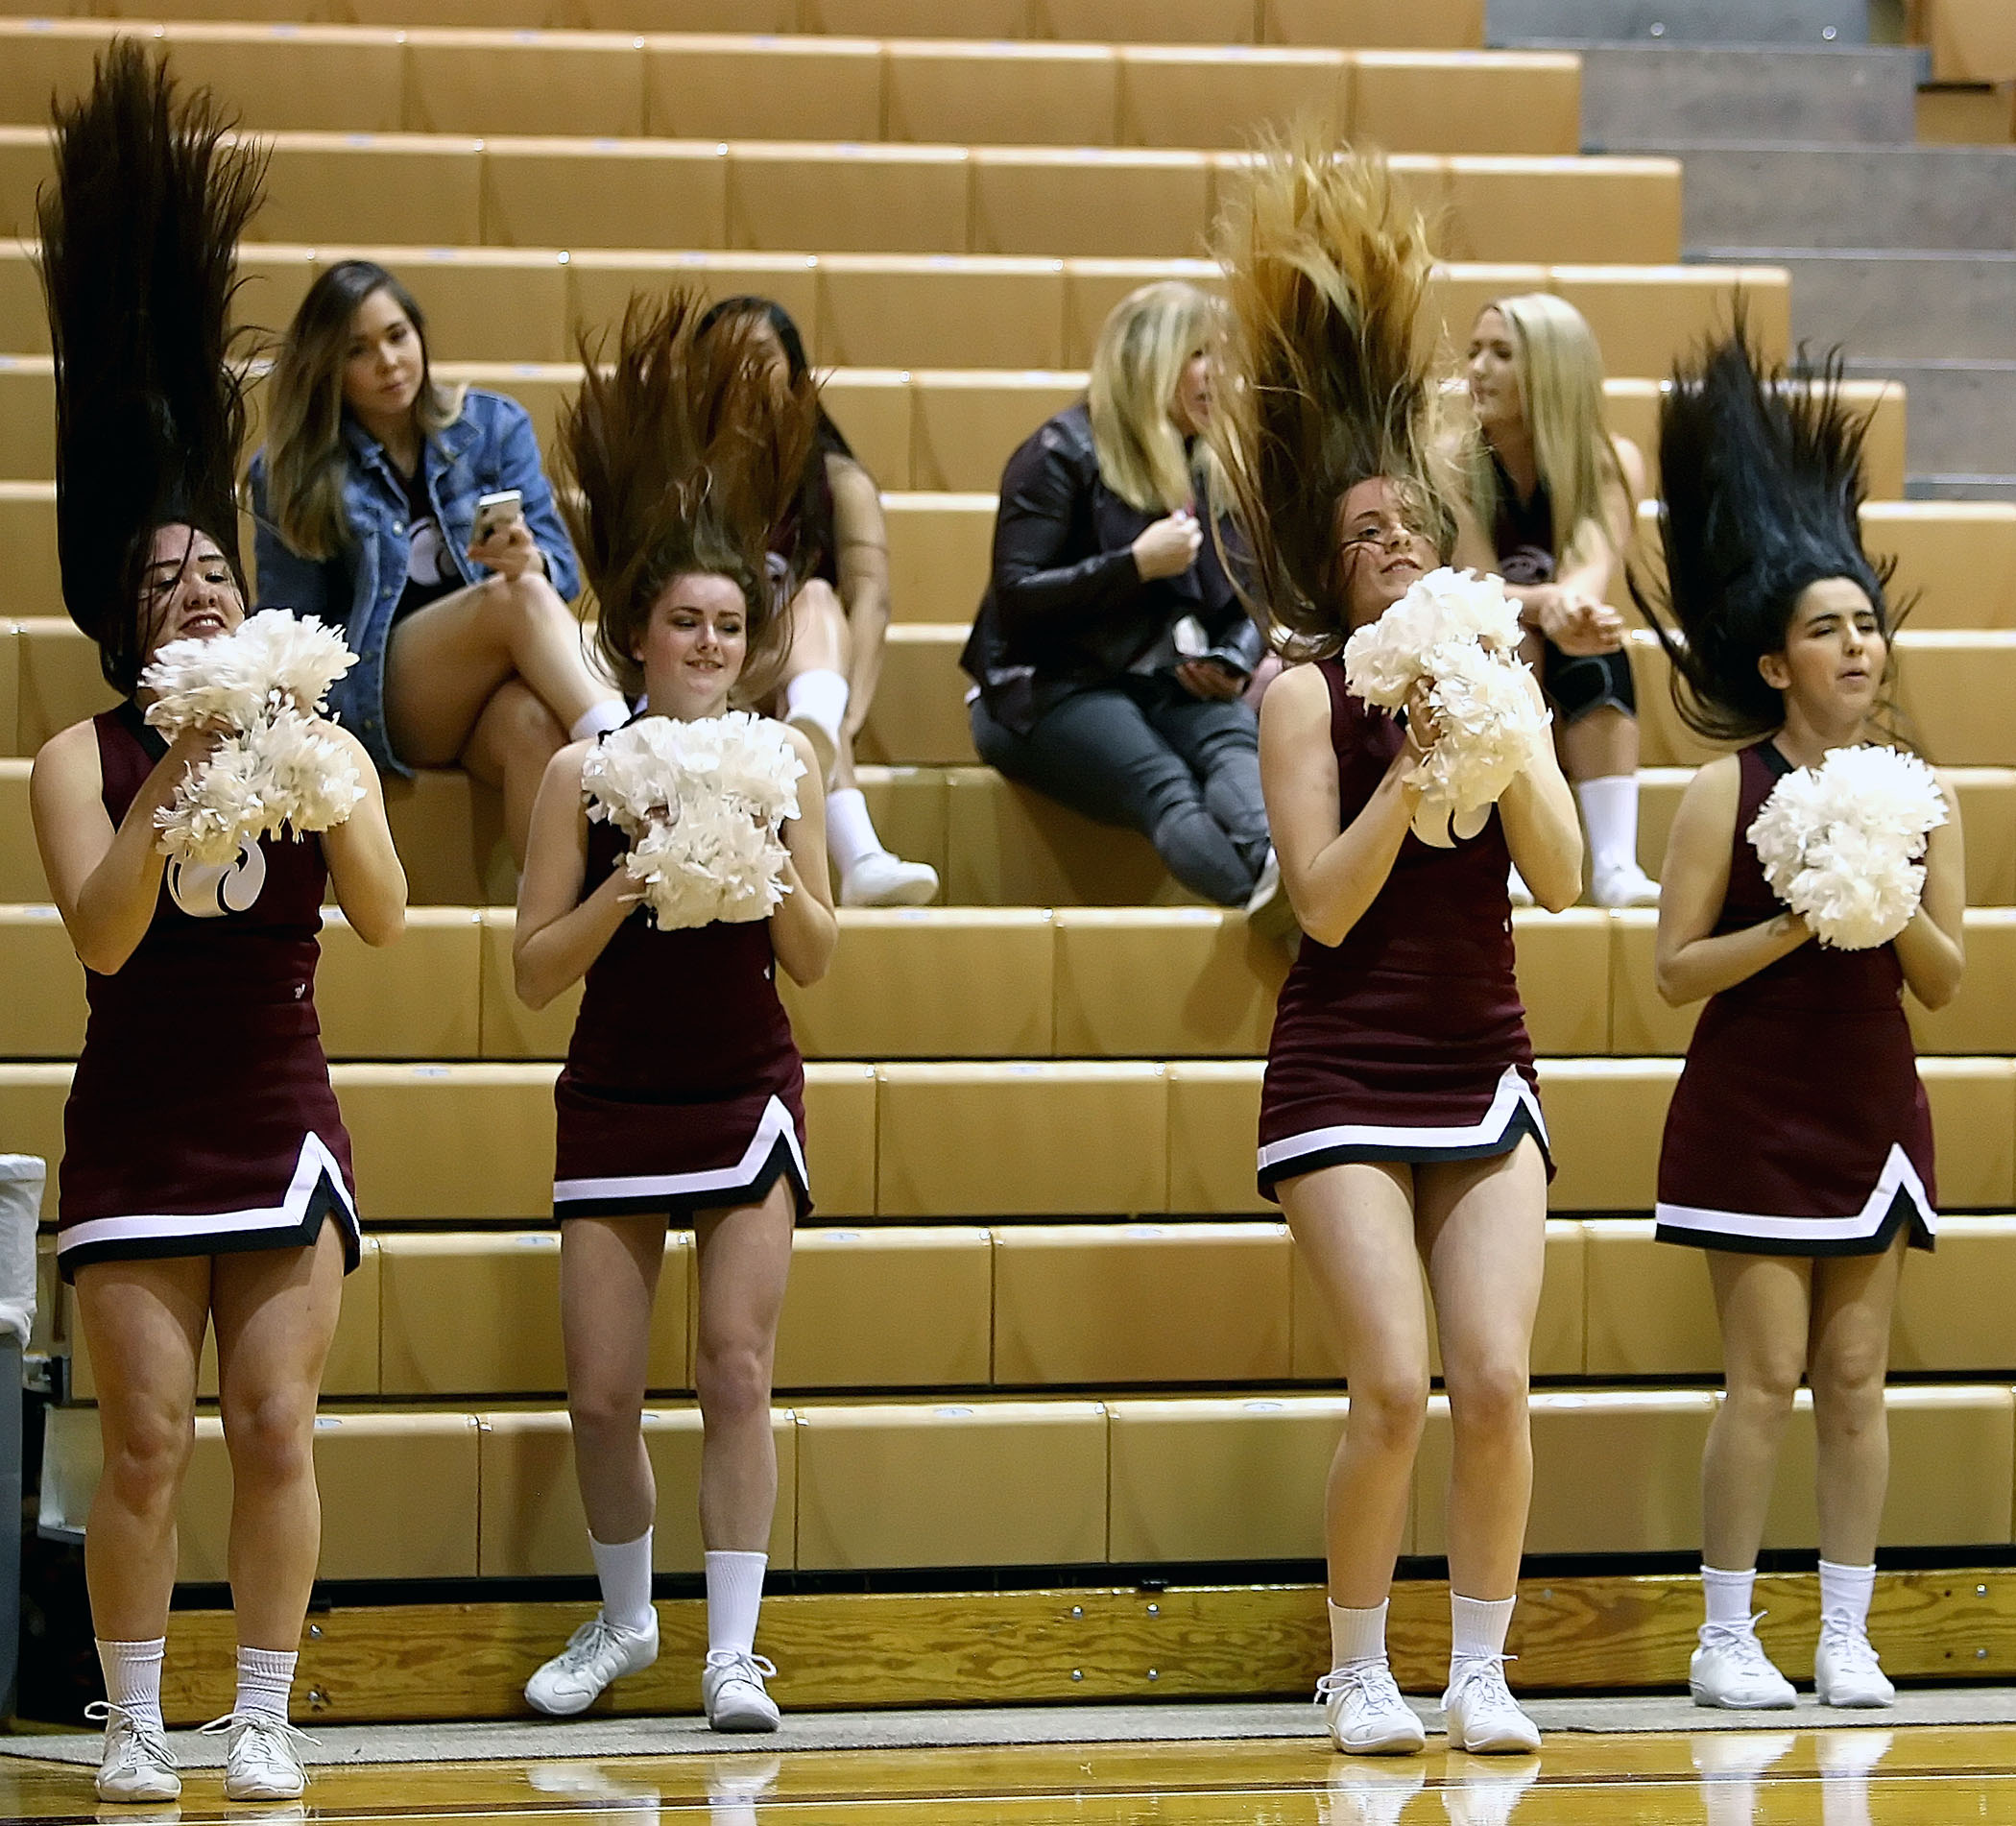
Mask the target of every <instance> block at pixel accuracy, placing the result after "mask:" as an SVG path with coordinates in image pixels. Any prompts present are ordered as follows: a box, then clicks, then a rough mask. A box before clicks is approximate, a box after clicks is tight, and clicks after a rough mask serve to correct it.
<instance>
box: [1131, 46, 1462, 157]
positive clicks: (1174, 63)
mask: <svg viewBox="0 0 2016 1826" xmlns="http://www.w3.org/2000/svg"><path fill="white" fill-rule="evenodd" d="M1117 64H1118V76H1119V82H1118V96H1119V109H1118V133H1117V142H1118V143H1119V144H1120V145H1123V146H1166V147H1195V146H1227V147H1230V146H1243V145H1246V144H1249V143H1250V142H1251V141H1252V139H1253V137H1254V134H1255V132H1257V131H1258V130H1259V128H1260V126H1261V125H1262V123H1273V124H1274V125H1275V126H1276V127H1283V126H1285V125H1286V124H1287V123H1288V122H1290V121H1292V120H1294V119H1296V118H1297V117H1298V116H1299V115H1302V114H1304V113H1308V114H1309V115H1312V116H1314V117H1316V118H1318V119H1323V120H1329V121H1334V122H1335V123H1337V126H1338V129H1339V132H1341V133H1343V134H1345V135H1349V134H1350V133H1351V100H1352V97H1351V76H1352V60H1351V59H1350V58H1348V57H1347V56H1346V55H1345V54H1344V53H1343V52H1341V51H1332V50H1294V49H1286V48H1267V49H1260V48H1258V47H1248V46H1245V45H1210V46H1206V45H1175V44H1161V45H1127V46H1123V47H1121V49H1120V50H1119V52H1118V54H1117ZM1396 143H1398V144H1404V145H1406V146H1407V147H1408V148H1409V150H1416V149H1422V150H1433V149H1432V148H1419V147H1418V145H1417V141H1416V140H1415V139H1412V138H1409V139H1405V140H1404V141H1400V142H1396Z"/></svg>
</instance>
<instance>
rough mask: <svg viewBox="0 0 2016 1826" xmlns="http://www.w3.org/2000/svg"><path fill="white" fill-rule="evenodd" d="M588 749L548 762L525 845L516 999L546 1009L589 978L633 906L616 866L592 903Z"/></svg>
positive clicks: (573, 747) (573, 746)
mask: <svg viewBox="0 0 2016 1826" xmlns="http://www.w3.org/2000/svg"><path fill="white" fill-rule="evenodd" d="M588 748H589V744H588V743H587V742H573V743H570V744H569V745H568V746H567V747H565V748H564V749H562V750H561V751H560V753H559V754H557V755H555V756H554V757H553V758H552V759H551V760H550V761H548V762H547V763H546V777H545V778H544V779H543V780H542V781H540V787H539V799H538V801H537V802H536V803H535V804H534V805H533V807H532V833H531V836H530V838H529V839H528V841H527V843H526V847H525V877H524V879H523V880H522V881H521V882H520V883H519V884H518V924H517V931H516V934H515V936H514V937H513V939H512V942H511V962H512V972H513V974H514V976H515V977H516V982H517V991H518V999H519V1000H520V1001H522V1002H523V1003H524V1004H525V1005H526V1007H528V1008H543V1007H545V1005H546V1004H547V1003H548V1002H550V1001H551V1000H552V999H553V998H554V997H556V996H558V995H559V994H560V993H561V992H562V991H563V990H564V989H566V988H568V987H569V986H571V985H572V984H574V983H578V982H579V981H580V980H581V979H582V977H584V976H586V975H587V974H588V966H589V965H590V964H592V963H593V962H594V961H595V959H596V958H598V957H600V956H601V955H602V950H603V948H604V947H605V946H606V945H608V943H609V941H610V940H611V939H612V938H613V937H615V935H616V930H617V928H618V927H619V926H620V925H622V924H623V922H624V921H625V920H626V919H628V918H629V917H630V915H631V913H632V911H633V910H634V908H635V906H636V901H634V900H631V899H628V898H626V896H628V895H629V893H630V879H629V877H628V876H627V875H626V874H625V872H624V871H623V870H621V869H612V870H611V871H610V873H609V878H608V879H607V880H605V881H603V882H600V883H599V884H598V885H597V886H596V888H595V891H594V893H592V894H590V895H589V896H588V899H587V900H585V901H584V900H582V899H581V884H582V881H583V879H584V877H586V876H587V873H588V807H587V805H586V804H585V803H584V802H583V800H582V796H581V764H582V762H583V761H585V760H586V759H587V758H588Z"/></svg>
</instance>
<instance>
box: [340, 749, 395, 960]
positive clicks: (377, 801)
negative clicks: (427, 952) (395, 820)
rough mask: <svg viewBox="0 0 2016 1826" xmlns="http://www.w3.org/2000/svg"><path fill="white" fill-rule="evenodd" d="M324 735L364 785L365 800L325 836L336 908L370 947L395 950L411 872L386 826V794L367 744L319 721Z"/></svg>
mask: <svg viewBox="0 0 2016 1826" xmlns="http://www.w3.org/2000/svg"><path fill="white" fill-rule="evenodd" d="M318 728H319V730H320V733H323V734H324V735H326V736H328V737H329V738H330V739H331V740H332V741H335V742H339V743H341V744H342V745H343V746H344V747H345V748H347V749H348V751H349V754H350V758H351V759H352V760H353V761H355V762H356V764H357V772H358V774H359V775H360V776H361V777H362V779H363V781H364V797H363V798H362V799H360V800H358V802H357V805H356V809H355V810H353V811H352V812H351V813H350V815H349V816H348V818H347V819H346V820H345V821H344V822H343V823H342V824H340V825H337V826H336V827H335V828H334V829H330V830H324V832H323V833H322V853H323V856H324V860H325V861H326V862H327V863H328V865H329V880H330V883H331V885H332V886H334V888H335V890H336V904H337V905H338V906H340V907H342V908H343V917H344V918H345V919H346V920H348V922H349V925H350V930H351V931H353V932H355V933H356V934H357V936H358V937H359V938H361V939H362V940H363V941H364V942H365V943H366V944H367V945H390V944H392V943H393V942H394V941H395V940H396V939H397V938H398V937H399V936H400V935H401V934H402V933H403V932H404V931H405V930H406V871H405V870H404V869H403V868H402V867H400V865H399V853H398V851H397V850H396V849H395V848H394V847H393V841H392V829H391V827H390V826H388V825H387V824H386V822H385V793H384V789H383V788H382V787H381V786H380V785H379V784H378V770H377V767H376V766H375V765H374V764H373V763H372V757H370V756H369V755H367V754H366V753H365V752H364V744H363V743H362V742H360V741H358V739H357V738H356V737H355V736H354V735H352V734H351V733H349V731H348V730H347V729H344V728H342V727H340V726H339V725H337V724H334V723H328V722H321V721H319V720H318Z"/></svg>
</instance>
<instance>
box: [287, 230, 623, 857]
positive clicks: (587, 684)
mask: <svg viewBox="0 0 2016 1826" xmlns="http://www.w3.org/2000/svg"><path fill="white" fill-rule="evenodd" d="M271 422H272V428H273V436H272V440H271V442H270V443H269V444H268V445H267V446H266V448H264V449H262V450H261V451H260V452H259V454H258V455H257V456H256V457H254V458H253V459H252V507H253V512H254V513H255V514H256V515H257V517H258V533H257V541H256V544H255V546H254V552H255V556H256V562H257V566H258V597H259V604H260V606H261V607H262V608H277V609H291V610H293V611H294V612H295V613H297V614H302V615H315V616H317V617H319V618H320V619H322V620H324V621H326V622H329V623H331V624H333V625H338V626H341V627H343V628H344V629H345V630H346V635H345V637H346V638H347V639H348V642H349V645H350V649H351V651H353V652H355V653H357V654H359V655H361V656H362V662H361V663H360V664H359V665H358V666H357V667H356V668H355V669H354V670H353V671H351V672H350V674H349V675H348V677H347V678H345V679H344V680H342V681H341V682H340V683H339V684H338V685H337V687H336V689H335V690H334V691H333V692H332V693H331V694H330V697H331V708H332V709H334V710H335V711H336V712H337V713H338V715H339V716H340V717H341V720H342V722H343V724H344V726H345V727H346V728H348V730H349V731H350V732H351V733H353V734H355V735H356V736H357V737H358V739H359V740H360V741H362V742H363V744H364V746H365V747H366V748H367V749H369V750H370V751H371V756H372V759H373V760H374V761H375V762H376V763H377V764H378V768H379V771H380V772H383V773H390V774H401V775H404V774H411V773H412V772H413V770H414V769H415V768H417V767H452V766H455V765H458V764H459V765H461V766H464V767H466V768H468V771H469V772H470V773H471V774H473V775H474V776H475V777H476V778H477V779H478V780H480V781H483V782H484V783H485V784H486V785H491V786H497V787H501V788H502V790H503V794H504V834H505V837H506V839H507V840H508V841H509V843H510V845H511V853H512V855H513V857H514V858H515V859H516V861H517V862H518V864H519V865H520V866H522V865H523V863H524V860H525V839H526V833H527V832H528V831H529V830H530V829H531V825H532V804H533V800H534V799H535V798H536V797H537V796H538V793H539V783H540V778H541V776H542V775H543V774H544V773H545V770H546V762H547V761H548V760H550V759H551V758H552V757H553V756H554V755H555V754H556V753H557V752H558V751H559V749H560V748H561V747H562V746H563V744H564V743H565V742H566V741H568V740H569V739H570V738H571V739H573V740H575V741H580V740H583V739H585V738H587V737H588V736H592V735H596V734H599V733H602V732H603V731H605V730H611V729H615V728H617V727H619V726H620V725H621V724H622V722H623V721H624V719H625V718H626V717H627V716H628V715H629V711H628V710H627V709H625V708H624V705H623V702H622V700H621V699H620V698H619V697H618V696H617V695H616V690H615V687H614V685H612V684H611V683H610V682H609V681H608V680H606V679H602V678H599V677H597V676H596V675H595V673H593V672H592V671H591V670H590V669H589V667H588V661H587V659H586V657H585V655H584V651H583V643H582V637H581V628H580V625H579V624H578V623H577V622H576V620H575V619H574V615H573V613H572V612H571V611H570V610H569V609H568V607H567V603H566V599H567V598H570V597H572V596H573V595H574V594H575V593H576V592H577V591H578V590H579V589H580V588H581V583H580V575H579V571H578V568H577V566H576V564H575V560H574V548H573V546H572V544H571V543H570V542H569V541H568V540H567V532H566V528H565V527H564V525H562V524H561V519H560V516H559V514H558V513H557V512H556V511H555V508H554V505H553V491H552V489H551V487H550V486H549V485H548V484H547V481H546V477H545V472H544V471H543V470H542V469H540V455H539V441H538V439H537V438H536V437H535V436H534V435H533V430H532V420H531V419H530V418H529V417H528V416H527V414H526V412H525V409H524V407H523V406H521V405H519V404H518V403H517V401H516V400H515V399H507V398H505V397H504V396H502V395H499V394H492V393H483V392H480V391H479V390H477V389H476V388H473V387H470V388H465V389H462V390H459V391H458V390H455V389H452V388H447V387H444V386H443V385H442V384H441V383H440V382H439V381H437V380H436V379H435V378H434V375H433V370H432V366H431V364H430V362H429V360H428V356H427V339H426V320H425V318H424V317H423V316H422V315H421V314H420V306H419V304H418V303H416V302H415V301H414V299H413V295H412V294H411V293H410V292H408V291H407V290H406V288H405V287H404V286H403V285H402V284H400V283H399V281H398V279H397V278H396V277H395V276H393V275H392V274H391V273H388V272H387V271H386V270H385V269H384V268H383V267H382V266H378V265H375V264H374V263H372V261H370V260H342V261H339V262H338V263H337V264H336V265H334V266H332V267H330V268H329V270H328V271H327V272H326V273H324V275H323V276H321V277H320V278H319V279H317V280H316V281H315V283H314V284H313V285H312V286H311V287H309V289H308V296H307V297H306V298H305V299H303V300H301V306H300V310H298V311H297V312H296V313H295V316H294V322H293V324H291V325H290V326H289V328H288V331H287V339H286V341H285V343H284V344H283V345H282V346H281V348H280V353H279V358H278V359H277V361H276V363H275V364H274V371H273V390H272V420H271ZM512 493H515V494H516V496H517V500H516V504H511V503H508V502H506V503H495V504H493V505H492V510H491V511H490V512H488V513H486V514H485V515H484V516H483V524H482V525H481V526H479V525H478V504H479V502H481V500H482V499H483V497H484V496H485V495H488V494H512ZM499 510H502V511H499Z"/></svg>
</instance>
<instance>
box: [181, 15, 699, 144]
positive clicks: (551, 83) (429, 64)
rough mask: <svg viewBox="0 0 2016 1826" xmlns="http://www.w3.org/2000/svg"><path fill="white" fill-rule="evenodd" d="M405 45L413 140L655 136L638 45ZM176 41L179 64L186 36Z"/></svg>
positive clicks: (461, 36) (523, 39) (459, 41)
mask: <svg viewBox="0 0 2016 1826" xmlns="http://www.w3.org/2000/svg"><path fill="white" fill-rule="evenodd" d="M426 17H427V11H426V9H425V8H424V7H423V8H421V9H420V10H419V11H418V12H416V13H415V14H414V18H415V19H416V21H421V20H424V19H425V18H426ZM397 36H398V37H399V39H400V41H401V42H402V43H403V44H404V47H405V60H404V69H403V72H402V74H403V77H404V82H405V92H406V108H405V118H404V119H403V120H402V121H401V122H400V125H401V126H403V127H406V128H407V129H409V130H410V131H411V132H417V133H474V134H477V135H479V136H480V135H482V134H486V133H496V132H511V133H564V134H571V135H576V136H580V137H594V138H614V137H618V136H629V135H639V134H643V133H646V132H652V131H653V129H652V127H651V125H650V121H649V117H648V112H647V108H646V106H645V99H644V97H645V55H644V51H643V47H642V46H641V44H640V43H639V42H638V41H637V40H636V38H633V37H630V36H617V35H614V34H605V33H593V32H542V33H540V35H539V36H538V37H537V38H528V37H527V36H524V35H523V34H521V33H518V32H513V31H507V30H492V31H474V32H472V31H469V30H468V28H466V27H465V28H460V29H449V28H441V27H433V28H430V27H428V26H426V25H424V24H418V23H417V24H416V25H415V26H413V27H411V28H409V29H407V30H405V31H402V32H400V33H399V34H398V35H397ZM169 41H170V43H171V44H172V45H173V46H175V47H176V56H177V59H178V60H180V42H181V33H180V28H178V29H177V30H176V31H174V32H173V33H171V35H170V39H169ZM731 80H732V79H731ZM246 118H247V124H248V125H250V126H254V127H257V126H262V125H264V122H263V120H262V119H261V116H260V113H259V111H258V105H257V104H256V103H253V104H252V106H251V108H249V109H248V112H247V116H246ZM660 131H663V130H660ZM704 131H705V130H703V132H704ZM692 136H693V137H699V136H700V135H699V134H694V135H692Z"/></svg>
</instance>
